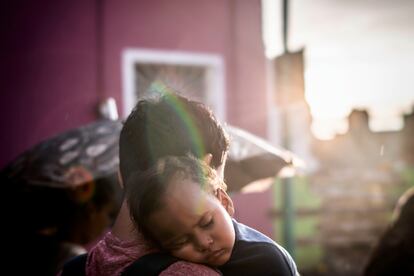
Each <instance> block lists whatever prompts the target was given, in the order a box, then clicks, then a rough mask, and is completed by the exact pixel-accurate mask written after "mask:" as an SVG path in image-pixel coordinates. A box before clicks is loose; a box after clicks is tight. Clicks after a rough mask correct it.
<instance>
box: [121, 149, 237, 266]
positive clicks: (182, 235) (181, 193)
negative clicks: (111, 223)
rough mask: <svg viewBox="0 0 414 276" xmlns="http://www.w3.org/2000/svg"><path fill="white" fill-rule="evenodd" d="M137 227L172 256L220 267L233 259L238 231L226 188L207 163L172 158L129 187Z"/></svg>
mask: <svg viewBox="0 0 414 276" xmlns="http://www.w3.org/2000/svg"><path fill="white" fill-rule="evenodd" d="M127 187H128V189H127V198H128V205H129V212H130V214H131V217H132V219H133V221H134V222H135V224H136V225H137V228H138V229H139V230H140V232H141V233H142V234H143V235H144V236H145V237H146V238H147V239H149V240H152V241H154V242H155V244H157V245H158V246H160V247H161V248H163V249H165V250H166V251H168V252H170V253H171V254H172V255H174V256H176V257H178V258H181V259H184V260H187V261H191V262H197V263H204V264H209V265H212V266H220V265H223V264H224V263H225V262H227V261H228V260H229V258H230V256H231V253H232V250H233V246H234V242H235V232H234V228H233V224H232V220H231V216H232V215H233V213H234V207H233V203H232V200H231V199H230V197H229V196H228V195H227V193H226V192H225V190H226V185H225V184H224V182H223V181H222V179H221V178H220V177H219V176H218V175H217V174H216V172H215V170H213V169H212V168H210V167H209V166H208V165H207V164H205V163H204V162H203V161H200V160H197V159H195V158H193V157H173V156H168V157H165V158H162V159H160V160H159V161H158V162H157V163H156V164H155V166H153V167H152V168H150V169H149V170H147V171H145V172H137V173H135V174H133V176H132V177H131V178H130V183H129V184H128V185H127Z"/></svg>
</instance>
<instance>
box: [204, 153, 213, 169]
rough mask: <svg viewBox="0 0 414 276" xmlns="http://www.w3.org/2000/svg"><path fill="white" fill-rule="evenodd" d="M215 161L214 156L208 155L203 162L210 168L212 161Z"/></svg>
mask: <svg viewBox="0 0 414 276" xmlns="http://www.w3.org/2000/svg"><path fill="white" fill-rule="evenodd" d="M212 159H213V155H212V154H211V153H207V154H206V155H204V157H203V161H204V162H205V163H206V164H207V165H209V166H210V164H211V160H212Z"/></svg>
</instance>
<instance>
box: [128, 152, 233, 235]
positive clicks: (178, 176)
mask: <svg viewBox="0 0 414 276" xmlns="http://www.w3.org/2000/svg"><path fill="white" fill-rule="evenodd" d="M184 179H189V180H192V181H193V182H194V183H196V184H198V185H200V187H201V188H202V189H203V190H204V191H206V192H207V193H209V194H212V195H215V192H216V191H217V189H218V188H220V189H223V190H224V191H225V190H226V189H227V186H226V184H225V183H224V182H223V181H222V180H221V178H220V177H219V176H218V175H217V174H216V172H215V170H214V169H212V168H211V167H210V166H208V165H207V164H206V163H205V162H203V161H201V160H198V159H196V158H194V157H192V156H180V157H177V156H175V157H174V156H167V157H165V158H162V159H160V160H159V161H158V162H157V163H156V164H155V165H154V166H153V167H151V168H150V169H148V170H146V171H144V172H135V173H134V174H133V175H132V176H131V178H130V183H129V184H128V185H127V187H128V189H127V201H128V206H129V211H130V215H131V218H132V220H133V221H134V222H135V225H136V226H137V228H138V230H139V231H140V232H141V233H142V234H143V235H144V237H145V238H146V239H149V240H151V241H153V242H155V243H156V241H155V240H154V238H153V236H152V235H151V231H149V229H148V226H147V225H148V219H149V217H150V215H151V214H152V213H154V212H155V211H157V210H159V209H161V207H162V206H163V202H162V201H163V197H164V196H165V192H166V190H167V188H168V186H169V185H170V184H171V182H173V181H177V180H178V181H180V180H184Z"/></svg>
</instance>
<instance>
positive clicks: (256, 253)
mask: <svg viewBox="0 0 414 276" xmlns="http://www.w3.org/2000/svg"><path fill="white" fill-rule="evenodd" d="M233 225H234V230H235V232H236V242H235V245H234V248H233V252H232V254H231V257H230V260H229V261H228V262H227V263H225V264H224V265H222V266H220V267H218V269H219V270H220V271H221V272H222V273H223V275H280V276H285V275H286V276H295V275H297V274H298V273H297V269H296V265H295V262H294V261H293V259H292V257H291V256H290V255H289V253H288V252H287V251H286V250H285V249H284V248H283V247H281V246H280V245H278V244H276V243H275V242H274V241H273V240H271V239H270V238H269V237H267V236H265V235H264V234H262V233H260V232H258V231H256V230H254V229H252V228H250V227H248V226H246V225H243V224H241V223H238V222H236V221H235V220H233Z"/></svg>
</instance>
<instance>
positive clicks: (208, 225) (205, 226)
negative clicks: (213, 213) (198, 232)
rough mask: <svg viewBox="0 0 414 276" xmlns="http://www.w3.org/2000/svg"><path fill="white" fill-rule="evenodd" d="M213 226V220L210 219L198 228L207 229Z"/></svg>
mask: <svg viewBox="0 0 414 276" xmlns="http://www.w3.org/2000/svg"><path fill="white" fill-rule="evenodd" d="M213 225H214V220H213V218H211V219H209V220H207V221H205V222H203V223H202V224H201V225H200V227H201V228H203V229H208V228H210V227H211V226H213Z"/></svg>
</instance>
